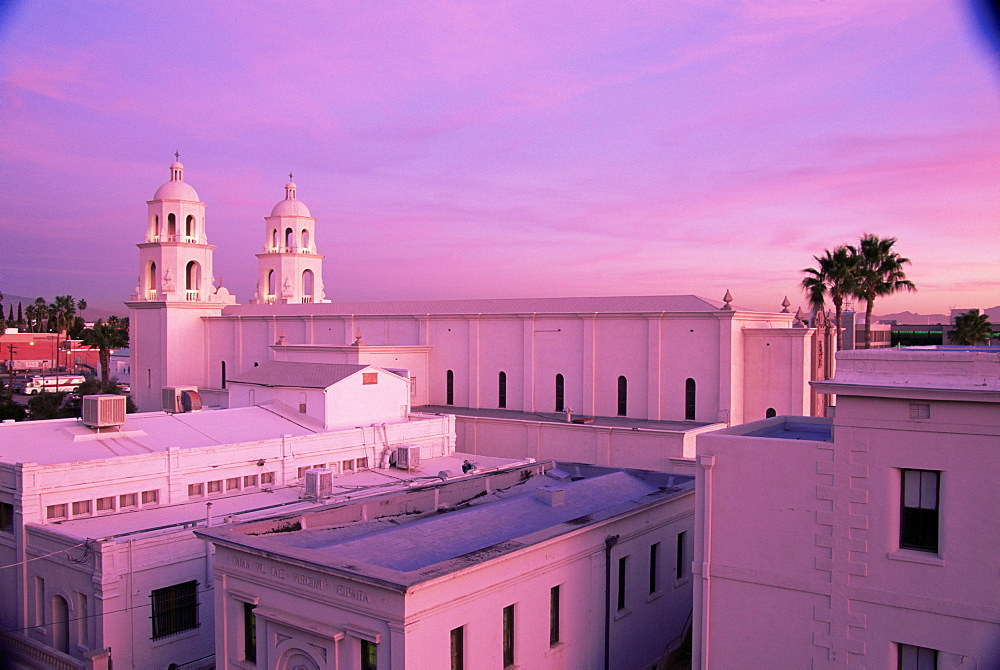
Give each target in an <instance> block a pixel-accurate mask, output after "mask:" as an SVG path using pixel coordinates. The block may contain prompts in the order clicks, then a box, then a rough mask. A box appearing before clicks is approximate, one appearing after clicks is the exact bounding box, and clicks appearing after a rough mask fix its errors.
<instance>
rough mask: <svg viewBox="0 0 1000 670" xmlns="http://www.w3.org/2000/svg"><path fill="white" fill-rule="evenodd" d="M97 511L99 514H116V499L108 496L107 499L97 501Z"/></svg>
mask: <svg viewBox="0 0 1000 670" xmlns="http://www.w3.org/2000/svg"><path fill="white" fill-rule="evenodd" d="M97 511H98V512H114V511H115V497H114V496H108V497H106V498H98V499H97Z"/></svg>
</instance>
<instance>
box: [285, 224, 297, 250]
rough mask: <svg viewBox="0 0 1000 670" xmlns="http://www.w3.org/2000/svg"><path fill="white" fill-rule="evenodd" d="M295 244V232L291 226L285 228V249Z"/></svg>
mask: <svg viewBox="0 0 1000 670" xmlns="http://www.w3.org/2000/svg"><path fill="white" fill-rule="evenodd" d="M294 245H295V233H294V232H293V231H292V229H291V228H285V251H288V250H289V249H291V248H292V247H293V246H294Z"/></svg>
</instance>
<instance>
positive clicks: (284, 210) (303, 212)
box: [271, 200, 312, 217]
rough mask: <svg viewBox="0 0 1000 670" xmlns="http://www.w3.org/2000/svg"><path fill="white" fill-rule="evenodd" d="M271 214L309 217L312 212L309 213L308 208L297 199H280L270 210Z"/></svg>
mask: <svg viewBox="0 0 1000 670" xmlns="http://www.w3.org/2000/svg"><path fill="white" fill-rule="evenodd" d="M271 216H308V217H311V216H312V214H310V213H309V208H308V207H306V206H305V205H304V204H303V203H302V202H301V201H299V200H282V201H281V202H279V203H278V204H277V205H275V206H274V209H272V210H271Z"/></svg>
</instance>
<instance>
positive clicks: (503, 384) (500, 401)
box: [497, 372, 507, 409]
mask: <svg viewBox="0 0 1000 670" xmlns="http://www.w3.org/2000/svg"><path fill="white" fill-rule="evenodd" d="M497 407H499V408H500V409H506V408H507V373H506V372H501V373H500V380H499V384H498V388H497Z"/></svg>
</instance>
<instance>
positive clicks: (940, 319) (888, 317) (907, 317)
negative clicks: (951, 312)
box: [875, 305, 1000, 326]
mask: <svg viewBox="0 0 1000 670" xmlns="http://www.w3.org/2000/svg"><path fill="white" fill-rule="evenodd" d="M969 309H976V308H975V307H970V308H969ZM980 311H985V313H986V316H987V317H988V318H989V320H990V323H992V324H994V325H996V324H997V323H1000V305H998V306H996V307H987V308H986V309H985V310H980ZM875 319H876V321H895V322H896V323H899V324H903V325H914V326H917V325H924V324H931V325H933V324H938V323H951V317H950V316H948V315H947V314H915V313H913V312H898V313H896V314H882V315H879V316H876V317H875Z"/></svg>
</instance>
